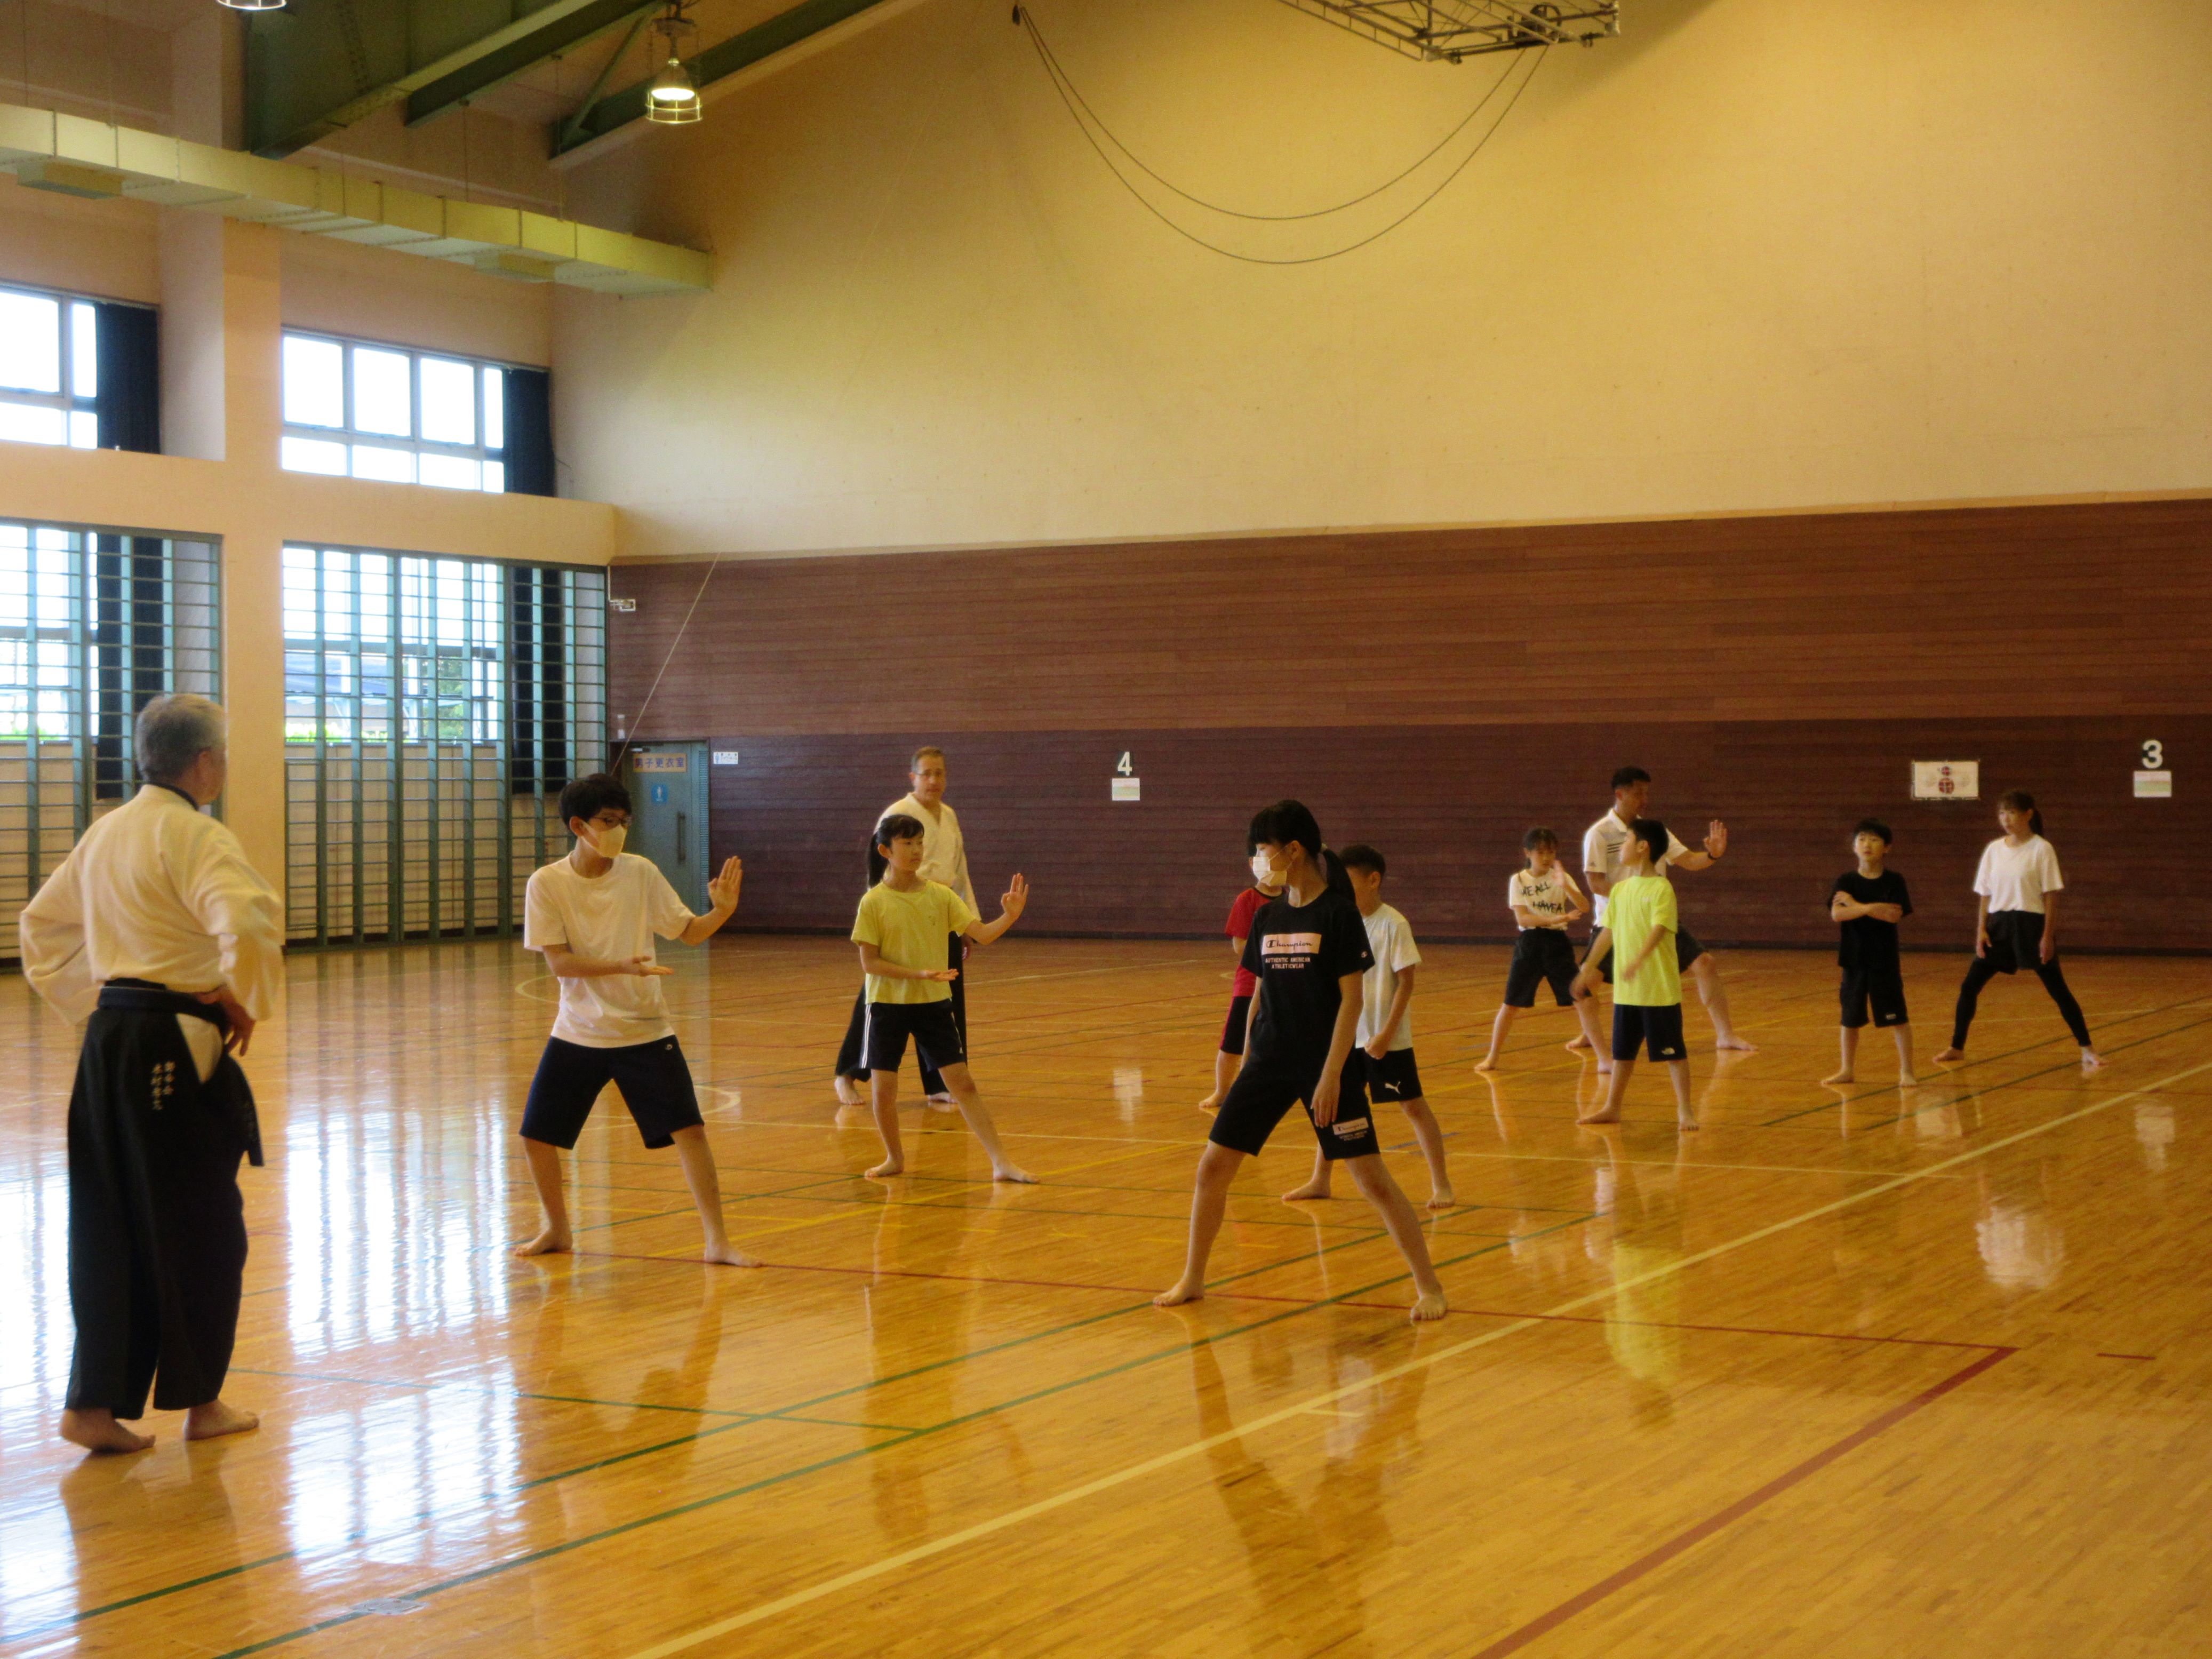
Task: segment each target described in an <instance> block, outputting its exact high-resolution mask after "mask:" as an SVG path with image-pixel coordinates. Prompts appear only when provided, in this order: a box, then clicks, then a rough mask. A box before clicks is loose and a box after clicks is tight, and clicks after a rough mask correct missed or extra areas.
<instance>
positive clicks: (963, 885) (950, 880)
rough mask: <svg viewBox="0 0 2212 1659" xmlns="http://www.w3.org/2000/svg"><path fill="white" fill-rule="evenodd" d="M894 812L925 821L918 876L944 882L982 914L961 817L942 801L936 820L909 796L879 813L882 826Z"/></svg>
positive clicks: (927, 879)
mask: <svg viewBox="0 0 2212 1659" xmlns="http://www.w3.org/2000/svg"><path fill="white" fill-rule="evenodd" d="M894 812H903V813H905V814H906V815H907V816H908V817H910V818H919V819H920V820H921V869H919V870H917V871H916V872H915V874H916V875H918V876H920V877H921V878H922V879H923V880H924V881H935V882H942V883H943V884H945V886H947V887H950V888H951V890H953V891H954V892H956V893H957V894H959V895H960V896H961V897H962V898H963V900H965V901H966V902H967V905H968V908H969V909H970V910H973V911H974V912H975V914H976V915H979V916H980V915H982V914H983V907H982V906H981V905H980V904H978V903H976V902H975V883H974V882H972V881H970V880H969V879H968V843H967V842H966V841H965V840H964V839H963V837H962V836H961V834H960V815H959V814H958V813H957V812H955V811H953V810H952V809H951V806H949V805H946V804H945V802H943V801H939V803H938V804H937V816H936V817H931V816H930V812H929V809H928V808H927V807H926V806H924V805H922V804H921V802H920V801H918V800H916V799H915V798H914V797H913V795H912V794H906V795H902V796H901V797H899V799H896V800H895V801H893V802H892V803H891V804H890V805H889V806H886V807H885V808H884V810H883V811H881V812H879V813H878V814H877V815H876V822H877V823H882V822H883V821H884V819H885V818H887V817H890V815H891V814H892V813H894Z"/></svg>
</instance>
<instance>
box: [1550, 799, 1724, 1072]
mask: <svg viewBox="0 0 2212 1659" xmlns="http://www.w3.org/2000/svg"><path fill="white" fill-rule="evenodd" d="M1650 799H1651V775H1650V773H1649V772H1647V771H1645V770H1644V769H1643V768H1642V767H1640V766H1624V767H1622V768H1621V769H1620V770H1619V771H1617V772H1615V773H1614V774H1613V810H1612V811H1609V812H1607V814H1606V815H1605V816H1604V817H1601V818H1600V819H1599V820H1598V821H1597V822H1596V823H1593V824H1592V825H1590V827H1589V830H1588V831H1587V832H1585V833H1584V835H1583V878H1584V879H1585V880H1587V881H1588V882H1589V890H1590V895H1591V897H1592V899H1593V901H1594V902H1595V905H1596V909H1595V913H1594V914H1593V915H1591V917H1590V937H1591V938H1592V939H1595V938H1596V937H1597V933H1598V930H1599V929H1600V928H1601V927H1604V926H1605V908H1606V904H1605V896H1606V894H1607V891H1609V890H1611V888H1612V886H1613V878H1614V877H1615V876H1616V875H1618V874H1619V873H1620V864H1621V854H1622V853H1623V852H1624V851H1625V850H1626V848H1627V845H1628V826H1629V825H1630V824H1631V823H1633V822H1634V821H1635V820H1636V819H1638V818H1640V817H1644V815H1645V814H1644V808H1645V806H1646V805H1647V804H1648V803H1649V802H1650ZM1727 852H1728V825H1726V824H1725V823H1722V822H1721V821H1720V820H1719V819H1718V818H1715V819H1714V820H1713V821H1712V822H1711V823H1709V824H1708V825H1706V826H1705V847H1704V848H1703V849H1702V850H1699V849H1695V848H1689V847H1686V846H1684V845H1683V844H1682V842H1681V841H1680V839H1679V838H1678V837H1676V836H1674V835H1673V834H1672V833H1669V834H1668V837H1667V850H1666V851H1665V853H1663V854H1661V855H1659V856H1658V857H1656V858H1655V859H1653V860H1652V864H1651V872H1652V873H1653V874H1654V875H1658V874H1661V873H1662V872H1664V871H1665V870H1666V869H1667V867H1668V866H1669V865H1671V866H1674V868H1675V869H1677V870H1710V869H1711V868H1712V866H1714V865H1716V864H1718V863H1719V862H1720V861H1721V860H1722V858H1723V856H1725V855H1726V854H1727ZM1674 942H1675V949H1676V951H1677V952H1678V955H1677V958H1676V961H1677V965H1678V966H1679V967H1680V969H1681V971H1682V972H1683V973H1684V974H1686V975H1688V976H1689V977H1690V979H1691V980H1692V981H1694V982H1695V983H1696V985H1697V987H1698V995H1699V999H1700V1000H1703V1002H1704V1003H1705V1013H1706V1015H1707V1017H1708V1018H1711V1021H1712V1022H1713V1047H1714V1048H1723V1049H1728V1048H1733V1049H1741V1050H1742V1051H1743V1052H1744V1053H1747V1054H1749V1053H1753V1052H1755V1050H1754V1048H1753V1045H1752V1044H1750V1043H1748V1042H1745V1041H1744V1040H1743V1039H1742V1038H1741V1037H1740V1036H1737V1035H1736V1031H1735V1021H1734V1020H1733V1019H1731V1018H1729V1000H1728V987H1726V986H1725V985H1723V983H1722V982H1721V972H1720V964H1719V963H1717V962H1715V961H1714V960H1713V958H1712V955H1711V952H1710V951H1707V950H1706V949H1705V946H1704V945H1701V944H1699V942H1698V940H1697V939H1696V938H1695V936H1693V935H1692V933H1691V932H1690V930H1689V929H1688V928H1686V927H1685V928H1682V929H1680V931H1679V932H1678V933H1676V934H1675V941H1674ZM1605 981H1606V983H1607V984H1608V985H1610V984H1612V983H1613V963H1612V958H1611V957H1607V960H1606V963H1605ZM1594 1005H1595V999H1594V998H1590V997H1583V998H1580V999H1578V1000H1577V1002H1576V1004H1575V1011H1576V1013H1577V1015H1578V1016H1579V1018H1581V1020H1582V1024H1583V1035H1582V1036H1578V1037H1577V1038H1576V1039H1575V1040H1574V1041H1573V1042H1570V1043H1569V1044H1567V1047H1568V1048H1590V1049H1592V1050H1593V1051H1595V1054H1596V1055H1597V1060H1598V1066H1597V1068H1598V1070H1599V1071H1601V1072H1610V1071H1611V1070H1612V1069H1613V1061H1612V1058H1611V1055H1612V1044H1611V1042H1610V1040H1609V1035H1608V1034H1607V1033H1606V1032H1604V1031H1602V1030H1600V1029H1599V1027H1598V1024H1597V1014H1596V1011H1595V1006H1594Z"/></svg>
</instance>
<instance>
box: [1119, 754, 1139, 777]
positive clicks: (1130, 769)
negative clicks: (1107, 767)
mask: <svg viewBox="0 0 2212 1659" xmlns="http://www.w3.org/2000/svg"><path fill="white" fill-rule="evenodd" d="M1114 775H1115V777H1117V778H1133V777H1134V776H1136V775H1137V769H1136V768H1135V767H1134V766H1133V765H1132V764H1130V762H1129V751H1128V750H1126V749H1124V750H1122V751H1121V759H1119V760H1117V761H1115V763H1114Z"/></svg>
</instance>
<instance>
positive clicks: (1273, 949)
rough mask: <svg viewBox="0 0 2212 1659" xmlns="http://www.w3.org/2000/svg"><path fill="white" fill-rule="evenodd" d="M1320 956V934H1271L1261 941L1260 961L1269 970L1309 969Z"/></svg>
mask: <svg viewBox="0 0 2212 1659" xmlns="http://www.w3.org/2000/svg"><path fill="white" fill-rule="evenodd" d="M1320 954H1321V935H1320V934H1319V933H1269V934H1267V936H1266V937H1264V938H1263V939H1261V941H1260V960H1261V963H1262V964H1263V965H1264V966H1266V967H1268V968H1308V967H1310V966H1312V965H1313V959H1314V958H1315V957H1317V956H1319V955H1320Z"/></svg>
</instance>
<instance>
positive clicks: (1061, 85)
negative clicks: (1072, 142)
mask: <svg viewBox="0 0 2212 1659" xmlns="http://www.w3.org/2000/svg"><path fill="white" fill-rule="evenodd" d="M1028 10H1029V8H1027V7H1026V6H1024V7H1023V8H1022V13H1023V15H1024V16H1026V15H1027V14H1028ZM1030 41H1031V44H1032V45H1034V46H1036V47H1037V48H1038V52H1037V61H1038V62H1039V63H1040V64H1042V65H1043V66H1044V71H1045V75H1046V76H1047V78H1048V79H1049V80H1050V81H1051V82H1052V86H1053V90H1054V92H1057V93H1058V94H1060V102H1061V104H1063V105H1064V106H1066V110H1067V114H1068V118H1069V119H1070V120H1072V121H1073V122H1074V123H1075V125H1076V130H1077V131H1079V132H1081V133H1082V135H1083V137H1084V142H1085V143H1088V144H1089V145H1090V146H1091V149H1092V150H1093V151H1094V152H1095V153H1096V154H1097V157H1098V159H1099V161H1101V162H1102V163H1103V165H1104V167H1105V168H1106V171H1107V172H1109V173H1112V174H1113V175H1114V181H1115V183H1116V184H1118V185H1121V188H1122V189H1124V190H1126V191H1128V192H1129V194H1130V195H1131V196H1132V197H1135V198H1136V202H1137V204H1138V205H1139V207H1141V208H1143V209H1144V210H1145V211H1146V212H1147V213H1149V214H1151V215H1152V217H1154V218H1155V219H1158V221H1159V222H1161V223H1162V224H1164V225H1165V226H1166V227H1167V228H1169V229H1170V230H1171V231H1173V232H1175V234H1176V235H1178V236H1180V237H1182V239H1183V240H1185V241H1187V242H1195V243H1196V244H1197V245H1198V246H1200V247H1202V248H1204V249H1205V250H1206V252H1209V253H1218V254H1219V255H1220V256H1221V257H1222V258H1225V259H1235V260H1237V261H1239V262H1240V263H1242V264H1248V265H1312V264H1321V263H1322V261H1323V260H1325V259H1337V258H1342V257H1343V256H1344V255H1346V254H1347V253H1352V252H1358V250H1359V249H1361V248H1363V247H1365V246H1367V245H1368V244H1369V243H1370V242H1375V241H1380V240H1382V239H1383V237H1385V236H1388V235H1389V234H1390V233H1391V232H1392V231H1394V230H1395V229H1397V228H1398V227H1399V226H1401V225H1402V224H1404V223H1405V222H1407V220H1409V219H1411V218H1412V217H1413V216H1414V215H1415V214H1417V213H1419V211H1420V210H1422V209H1423V208H1425V207H1426V206H1428V204H1430V203H1431V202H1433V201H1435V200H1436V199H1437V197H1439V196H1441V195H1443V192H1444V191H1446V190H1447V189H1449V187H1450V185H1451V183H1452V181H1453V180H1454V179H1457V178H1458V177H1459V176H1460V174H1461V173H1464V172H1466V171H1467V169H1468V167H1469V166H1470V165H1471V164H1472V163H1473V162H1474V158H1475V157H1476V156H1478V155H1481V154H1482V152H1483V149H1484V147H1485V146H1486V145H1487V144H1488V143H1490V141H1491V140H1492V138H1494V137H1497V136H1498V128H1500V127H1502V126H1504V125H1505V119H1506V118H1507V117H1508V116H1510V115H1511V114H1512V113H1513V107H1514V106H1515V105H1516V104H1518V103H1519V102H1520V101H1521V94H1523V93H1525V92H1527V91H1528V83H1529V82H1531V81H1533V80H1534V79H1535V78H1536V71H1537V70H1540V69H1541V68H1542V67H1543V66H1544V59H1545V58H1548V57H1550V56H1551V53H1552V49H1551V47H1549V46H1545V47H1543V48H1542V49H1541V51H1538V52H1535V53H1534V61H1533V62H1532V63H1531V64H1530V65H1529V69H1528V73H1527V74H1526V75H1524V76H1522V77H1521V83H1520V85H1518V86H1516V88H1514V89H1513V95H1512V96H1511V97H1510V98H1508V99H1507V100H1505V106H1504V108H1503V109H1501V110H1499V111H1498V118H1497V119H1495V120H1493V121H1492V123H1491V124H1490V125H1489V127H1488V129H1487V130H1486V131H1485V132H1484V133H1483V135H1482V137H1480V138H1478V139H1476V140H1475V143H1474V149H1470V150H1468V153H1467V154H1466V155H1464V156H1462V157H1461V158H1460V161H1459V163H1458V165H1457V166H1455V167H1453V168H1452V170H1451V171H1450V172H1449V173H1446V174H1445V175H1444V176H1443V179H1442V180H1441V181H1439V182H1438V183H1437V186H1436V188H1435V189H1433V190H1431V191H1429V193H1428V194H1427V195H1425V196H1424V197H1421V199H1420V200H1419V201H1418V202H1416V203H1414V204H1413V206H1411V207H1409V208H1407V210H1405V212H1403V213H1401V214H1400V215H1399V216H1397V217H1396V218H1395V219H1393V220H1392V221H1391V222H1389V224H1387V225H1384V226H1383V228H1381V229H1380V230H1377V231H1374V232H1372V233H1370V234H1368V235H1365V236H1363V237H1361V238H1360V239H1359V240H1358V241H1356V242H1347V243H1346V244H1345V245H1344V246H1342V247H1339V248H1332V249H1330V250H1329V251H1328V252H1326V253H1309V254H1303V255H1300V256H1298V257H1297V258H1287V259H1279V258H1270V257H1268V256H1267V255H1264V254H1257V253H1240V252H1237V250H1236V249H1235V248H1227V247H1223V246H1221V245H1220V244H1219V243H1218V242H1210V241H1208V240H1206V238H1205V237H1203V236H1200V235H1199V234H1197V233H1196V232H1195V231H1192V230H1188V229H1186V228H1183V227H1182V226H1181V225H1179V224H1177V223H1176V222H1175V221H1174V220H1173V219H1171V218H1170V217H1169V216H1167V215H1166V214H1165V213H1163V212H1162V211H1161V210H1159V208H1158V206H1157V205H1155V204H1153V203H1152V200H1151V199H1150V198H1148V197H1146V195H1145V193H1144V192H1143V191H1140V190H1139V189H1138V188H1137V187H1136V185H1133V184H1131V183H1130V182H1129V180H1128V179H1127V178H1126V177H1124V176H1123V174H1122V173H1121V169H1120V168H1119V167H1115V165H1114V160H1113V157H1112V156H1110V155H1108V154H1107V153H1106V149H1105V146H1103V144H1101V143H1099V142H1098V138H1097V134H1095V133H1093V132H1092V131H1091V124H1090V123H1089V122H1087V121H1085V119H1084V118H1083V116H1082V114H1081V113H1080V112H1079V110H1078V107H1077V101H1076V99H1075V96H1074V93H1073V87H1072V86H1070V85H1068V84H1066V82H1063V80H1062V78H1061V76H1060V73H1059V72H1057V71H1056V70H1055V67H1054V64H1053V61H1052V59H1051V58H1049V57H1048V55H1047V53H1046V52H1045V51H1044V49H1043V42H1042V38H1041V37H1039V36H1038V35H1037V34H1036V31H1035V29H1034V28H1032V29H1031V30H1030ZM1510 74H1511V70H1510V69H1509V70H1507V75H1508V76H1510ZM1504 79H1505V77H1504V76H1501V77H1500V79H1499V84H1500V85H1503V84H1504ZM1493 90H1495V88H1493ZM1484 101H1485V102H1487V101H1488V100H1487V99H1486V100H1484ZM1430 153H1431V155H1433V154H1434V153H1435V152H1434V151H1431V152H1430ZM1417 165H1418V164H1417ZM1153 176H1154V177H1158V175H1157V174H1155V175H1153ZM1402 176H1403V175H1402V174H1401V177H1402ZM1394 182H1395V181H1394ZM1170 188H1172V186H1170ZM1176 193H1177V194H1178V195H1181V194H1182V192H1181V191H1177V192H1176ZM1371 193H1372V192H1370V194H1371ZM1362 199H1364V198H1362ZM1201 205H1203V204H1201ZM1216 211H1221V210H1218V209H1217V210H1216ZM1241 217H1250V216H1241ZM1297 217H1308V216H1306V215H1298V216H1297Z"/></svg>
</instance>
